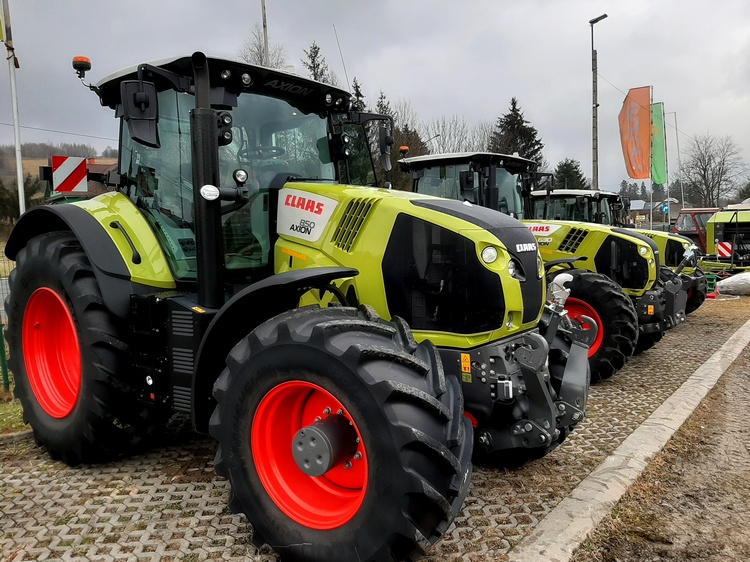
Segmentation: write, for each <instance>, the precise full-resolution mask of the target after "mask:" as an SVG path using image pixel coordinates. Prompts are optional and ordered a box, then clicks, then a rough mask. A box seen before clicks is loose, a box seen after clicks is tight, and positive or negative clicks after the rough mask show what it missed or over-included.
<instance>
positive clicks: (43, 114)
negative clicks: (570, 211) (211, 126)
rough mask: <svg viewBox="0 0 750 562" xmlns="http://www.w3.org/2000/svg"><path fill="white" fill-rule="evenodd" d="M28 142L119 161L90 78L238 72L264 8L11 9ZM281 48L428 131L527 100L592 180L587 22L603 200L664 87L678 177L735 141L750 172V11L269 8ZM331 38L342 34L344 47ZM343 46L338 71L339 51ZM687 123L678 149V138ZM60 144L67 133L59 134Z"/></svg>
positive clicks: (111, 127) (36, 4) (714, 6)
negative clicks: (204, 68)
mask: <svg viewBox="0 0 750 562" xmlns="http://www.w3.org/2000/svg"><path fill="white" fill-rule="evenodd" d="M9 4H10V13H11V21H12V32H13V43H14V46H15V48H16V54H17V56H18V59H19V61H20V64H21V68H20V69H19V70H17V71H16V80H17V85H18V96H19V113H20V122H21V125H22V129H21V140H22V142H50V143H61V142H80V143H86V144H91V145H93V146H95V147H96V148H98V149H99V150H102V149H104V148H106V147H107V146H113V147H114V146H116V143H117V141H116V138H117V131H118V127H117V122H116V120H115V119H114V117H113V114H112V112H111V111H110V110H108V109H106V108H103V107H100V106H99V104H98V100H97V99H96V97H95V95H94V94H93V93H91V92H89V91H88V90H86V89H85V88H84V87H82V86H81V84H80V82H79V81H78V80H77V78H76V76H75V73H74V72H73V70H72V68H71V60H72V58H73V57H74V56H75V55H86V56H88V57H90V58H91V59H92V62H93V69H92V71H91V72H90V73H89V75H88V76H87V78H88V79H90V80H91V81H93V82H94V83H95V82H97V81H98V80H99V79H101V78H103V77H104V76H106V75H108V74H110V73H111V72H114V71H115V70H119V69H120V68H123V67H126V66H131V65H134V64H137V63H141V62H146V61H150V60H154V59H159V58H163V57H167V56H172V55H187V54H190V53H192V52H193V51H196V50H203V51H204V52H206V53H207V54H210V55H215V56H222V57H227V58H232V59H236V58H238V52H239V49H240V47H241V45H242V43H243V41H244V40H245V39H246V38H247V37H249V36H250V33H251V30H252V27H253V25H254V24H255V23H256V22H260V21H261V0H148V1H144V0H106V1H105V0H9ZM266 10H267V18H268V28H269V36H270V40H271V43H277V44H282V45H283V46H284V47H285V50H286V55H287V59H288V60H289V62H290V63H291V64H293V65H294V66H295V67H296V70H297V71H298V72H299V73H303V70H304V69H303V67H302V64H301V62H300V59H301V58H302V57H303V50H304V49H308V48H309V46H310V44H311V43H312V42H313V41H316V42H317V43H318V45H320V47H321V51H322V53H323V55H324V56H325V57H326V60H327V62H328V65H329V66H330V68H331V69H332V70H333V71H334V72H335V73H336V74H337V76H338V77H339V79H340V81H341V83H342V84H344V85H345V84H346V76H347V75H348V78H349V80H350V81H351V79H352V78H354V77H357V79H358V81H359V82H360V83H361V84H362V85H363V89H364V93H365V95H366V96H367V99H366V101H368V102H370V103H372V104H373V105H374V103H375V101H376V100H377V97H378V93H379V91H380V90H383V91H384V92H385V94H386V96H387V97H388V99H389V100H390V102H391V105H393V104H394V102H396V101H398V100H407V101H409V102H410V104H411V105H412V107H413V108H414V110H415V111H416V112H417V114H418V115H419V117H420V119H421V120H422V121H425V122H426V121H430V120H432V119H435V118H438V117H440V116H442V115H445V116H450V115H453V114H457V115H460V116H463V117H464V118H465V120H466V122H467V123H468V124H469V125H474V124H475V123H477V122H480V121H488V120H489V121H495V120H496V119H497V117H498V116H500V115H502V114H503V113H505V112H507V110H508V107H509V104H510V99H511V97H513V96H515V97H517V98H518V100H519V103H520V107H521V109H522V111H523V112H524V115H525V117H526V119H527V120H528V121H530V122H531V124H532V125H533V126H534V127H536V129H537V130H538V132H539V136H540V138H541V140H542V142H543V143H544V144H545V149H544V155H545V157H546V159H547V161H548V162H549V163H550V164H551V165H552V166H555V165H556V164H557V162H559V161H560V160H562V159H564V158H573V159H576V160H578V161H579V162H580V163H581V167H582V169H583V171H584V173H585V174H586V176H587V177H590V176H591V160H592V158H591V156H592V149H591V136H592V135H591V132H592V116H591V103H592V73H591V26H590V25H589V23H588V22H589V20H590V19H592V18H595V17H597V16H599V15H601V14H603V13H605V12H606V13H607V14H608V16H609V17H608V18H607V19H605V20H603V21H601V22H599V23H597V24H596V25H595V26H594V34H595V35H594V41H595V46H596V49H597V51H598V64H599V80H598V84H599V104H600V107H599V185H600V187H601V188H602V189H609V190H613V191H616V190H618V189H619V185H620V182H621V181H622V180H623V179H625V178H626V177H627V175H626V172H625V165H624V161H623V156H622V149H621V147H620V140H619V134H618V125H617V115H618V113H619V111H620V108H621V107H622V102H623V99H624V96H625V93H626V92H627V90H628V89H629V88H635V87H639V86H647V85H651V86H653V99H654V101H655V102H656V101H663V102H664V103H665V108H666V109H665V110H666V111H667V112H676V114H668V115H667V125H668V126H667V144H668V152H669V173H670V177H672V175H673V174H674V173H676V170H677V138H679V147H680V150H681V152H682V153H683V155H684V153H685V152H686V150H687V148H688V146H689V143H690V139H691V138H692V137H694V136H696V135H702V134H711V135H713V136H716V137H725V136H728V137H731V138H732V139H733V140H734V142H735V143H736V144H737V146H738V147H739V149H740V151H741V156H742V158H743V160H744V161H745V162H746V163H750V2H748V1H747V0H712V1H711V2H707V1H705V0H703V1H698V0H658V1H656V0H629V1H628V2H624V1H618V2H603V1H593V0H512V1H509V0H464V1H462V2H459V1H457V0H398V1H397V0H370V1H367V2H365V1H357V0H348V1H346V0H266ZM334 26H335V32H334ZM336 34H338V40H339V43H340V46H341V51H342V54H343V59H344V63H345V65H346V71H345V70H344V66H343V65H342V56H341V55H340V54H339V48H338V46H337V42H336ZM5 66H6V69H3V70H2V71H0V123H1V124H0V144H12V142H13V128H12V123H13V115H12V111H11V105H10V84H9V83H10V79H9V72H8V70H7V63H6V65H5ZM675 117H676V118H677V125H678V135H676V134H675V133H676V131H675V129H674V123H675ZM37 129H48V130H51V131H65V132H67V133H76V134H78V135H86V136H73V135H70V134H59V133H53V132H49V131H41V130H37Z"/></svg>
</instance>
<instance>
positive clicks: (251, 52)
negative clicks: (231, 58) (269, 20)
mask: <svg viewBox="0 0 750 562" xmlns="http://www.w3.org/2000/svg"><path fill="white" fill-rule="evenodd" d="M264 51H265V48H264V41H263V30H262V29H261V27H260V24H258V23H256V24H255V25H254V26H253V29H252V31H251V33H250V37H248V38H247V39H245V42H244V43H243V44H242V47H241V48H240V52H239V53H238V55H239V57H240V59H242V60H243V61H245V62H246V63H248V64H257V65H260V66H268V67H270V68H284V67H286V66H287V60H286V52H285V50H284V46H283V45H278V44H271V43H269V45H268V51H269V53H268V54H269V57H268V63H266V62H265V59H264V57H263V54H264Z"/></svg>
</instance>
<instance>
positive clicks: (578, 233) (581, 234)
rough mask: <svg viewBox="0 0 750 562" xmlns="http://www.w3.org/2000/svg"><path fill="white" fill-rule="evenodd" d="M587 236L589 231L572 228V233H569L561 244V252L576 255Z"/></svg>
mask: <svg viewBox="0 0 750 562" xmlns="http://www.w3.org/2000/svg"><path fill="white" fill-rule="evenodd" d="M587 234H588V231H587V230H584V229H582V228H571V229H570V232H568V234H567V235H566V236H565V239H564V240H563V241H562V244H560V251H561V252H568V253H571V254H574V253H575V252H576V250H578V247H579V246H580V245H581V244H582V243H583V241H584V239H585V238H586V235H587Z"/></svg>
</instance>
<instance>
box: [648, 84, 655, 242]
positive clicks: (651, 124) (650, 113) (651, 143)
mask: <svg viewBox="0 0 750 562" xmlns="http://www.w3.org/2000/svg"><path fill="white" fill-rule="evenodd" d="M648 96H649V99H648V122H649V132H650V134H649V136H648V138H649V147H648V175H649V179H650V180H651V230H653V229H654V174H653V171H654V169H653V167H652V162H651V159H652V158H653V156H652V155H651V153H652V152H653V151H654V114H653V111H651V107H652V106H653V105H654V87H653V86H649V87H648Z"/></svg>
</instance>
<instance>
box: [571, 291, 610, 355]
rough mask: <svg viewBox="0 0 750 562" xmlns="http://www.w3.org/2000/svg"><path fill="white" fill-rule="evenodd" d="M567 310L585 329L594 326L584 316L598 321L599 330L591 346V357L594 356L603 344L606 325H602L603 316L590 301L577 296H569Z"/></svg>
mask: <svg viewBox="0 0 750 562" xmlns="http://www.w3.org/2000/svg"><path fill="white" fill-rule="evenodd" d="M565 310H567V311H568V316H570V317H571V318H572V319H573V320H576V321H577V322H579V323H580V324H581V326H582V327H583V329H584V330H590V329H591V328H592V326H591V324H589V323H587V322H586V321H585V320H584V319H583V317H584V316H588V317H589V318H593V320H594V322H596V325H597V327H598V328H599V331H598V332H597V333H596V339H595V340H594V343H592V344H591V346H590V347H589V357H593V356H594V354H595V353H596V352H597V351H599V348H600V347H601V345H602V340H604V327H603V326H602V320H601V318H600V317H599V315H598V314H597V312H596V310H594V308H593V307H592V306H591V305H590V304H589V303H587V302H585V301H582V300H581V299H577V298H575V297H568V299H567V300H566V301H565Z"/></svg>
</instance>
